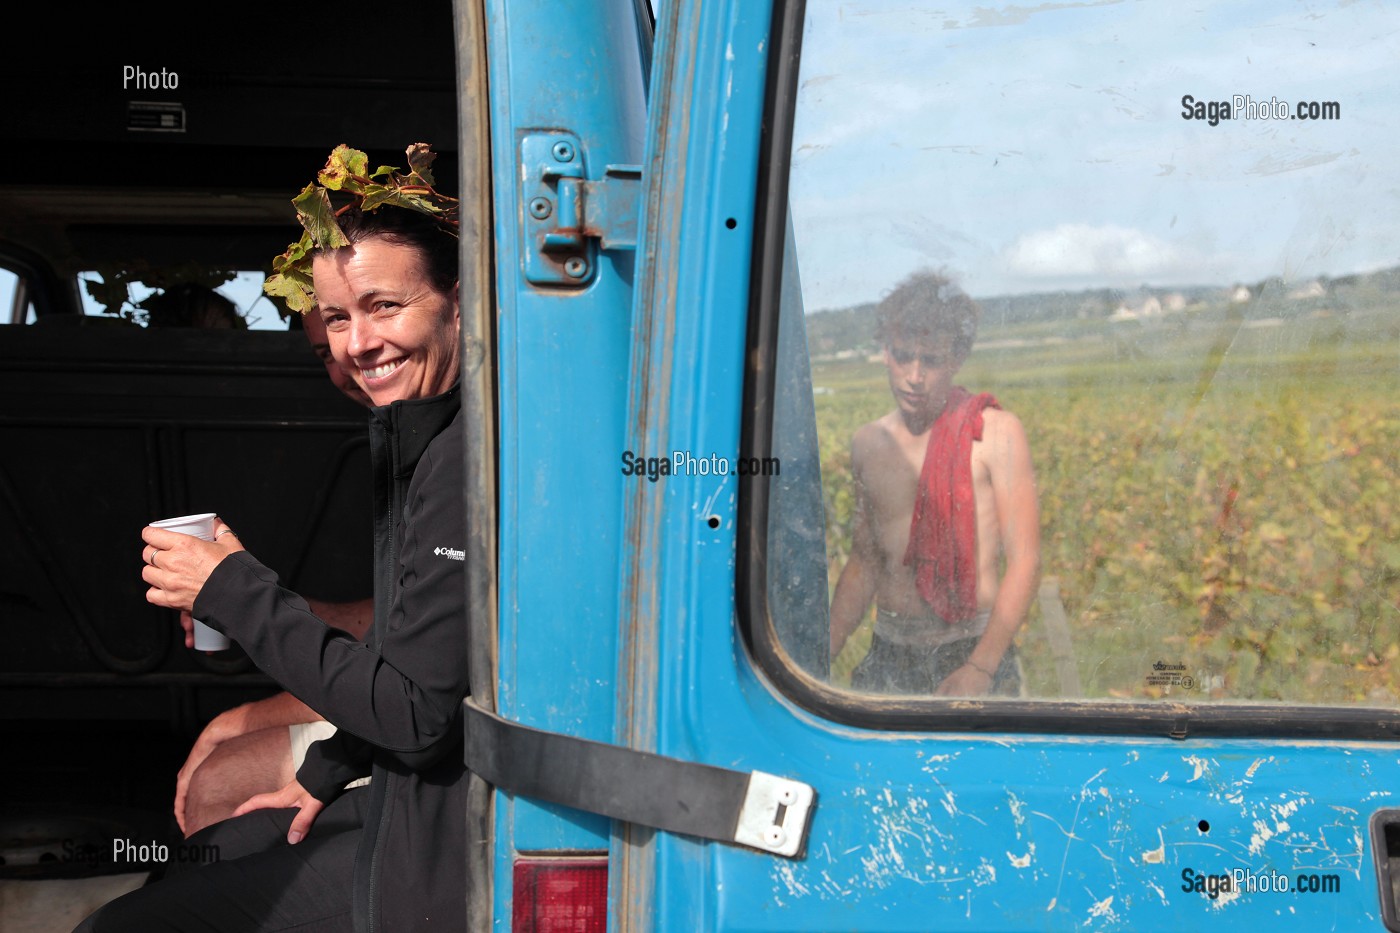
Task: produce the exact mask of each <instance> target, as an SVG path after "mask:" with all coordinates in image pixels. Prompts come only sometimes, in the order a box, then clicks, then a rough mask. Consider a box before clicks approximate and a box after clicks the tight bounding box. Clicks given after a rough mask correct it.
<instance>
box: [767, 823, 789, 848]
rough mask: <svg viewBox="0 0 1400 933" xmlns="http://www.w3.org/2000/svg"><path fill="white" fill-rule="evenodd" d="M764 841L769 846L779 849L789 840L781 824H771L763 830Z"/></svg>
mask: <svg viewBox="0 0 1400 933" xmlns="http://www.w3.org/2000/svg"><path fill="white" fill-rule="evenodd" d="M763 841H764V842H765V843H766V844H767V845H768V847H769V848H772V849H777V848H780V847H781V846H782V844H783V843H785V842H787V833H785V832H783V828H782V827H781V826H770V827H768V828H767V829H765V830H764V831H763Z"/></svg>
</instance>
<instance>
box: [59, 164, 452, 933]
mask: <svg viewBox="0 0 1400 933" xmlns="http://www.w3.org/2000/svg"><path fill="white" fill-rule="evenodd" d="M323 174H324V173H323ZM336 223H337V224H338V225H339V227H340V232H341V233H342V234H343V236H341V237H338V238H334V239H335V240H336V242H337V243H338V245H330V244H327V245H324V246H322V247H321V248H320V249H318V250H317V251H316V252H315V253H314V255H313V258H312V260H311V272H312V275H313V277H314V285H315V290H316V301H317V305H316V307H314V308H313V309H311V310H310V311H308V312H307V313H311V314H316V315H319V320H320V321H321V322H322V323H324V324H325V325H326V330H327V342H328V343H329V347H330V352H331V354H332V355H333V356H334V358H335V362H336V364H337V365H338V366H339V367H340V368H341V369H343V370H345V371H346V372H349V373H350V374H351V375H352V376H353V377H354V379H355V382H356V383H357V384H358V385H359V386H360V387H361V388H363V389H364V390H365V392H366V393H367V394H368V395H369V397H370V398H371V400H372V401H373V402H374V403H375V405H376V406H378V407H376V408H374V409H372V413H371V418H370V450H371V457H372V461H373V467H374V470H375V472H376V474H377V479H378V481H377V482H376V486H375V488H376V493H377V500H376V506H377V508H376V522H375V535H374V540H375V542H376V552H375V599H374V625H373V628H372V630H371V633H370V635H369V636H368V637H367V638H366V640H365V642H363V643H361V642H357V641H356V640H355V639H354V638H353V637H352V636H350V635H348V634H347V633H345V632H342V631H340V630H338V629H336V628H333V627H331V626H330V625H328V624H327V623H326V622H325V621H323V620H322V619H319V618H317V617H316V616H314V615H313V614H312V613H311V611H310V610H309V608H308V606H307V604H306V603H305V601H303V600H302V599H301V598H300V597H299V596H297V595H296V594H295V593H291V592H290V591H288V590H286V589H284V588H283V587H282V586H281V585H280V584H279V582H278V580H277V577H276V575H275V574H274V573H272V571H270V570H269V569H268V568H266V567H265V566H263V565H262V564H261V563H259V562H258V561H256V560H254V559H253V558H252V556H251V555H250V554H248V552H246V551H242V550H236V546H235V545H225V546H222V547H216V546H215V545H212V544H211V545H206V544H205V543H204V542H201V541H197V540H195V539H193V538H190V537H189V536H186V535H179V534H175V533H172V532H166V531H163V530H160V529H155V528H147V529H146V531H145V533H144V537H145V539H146V543H147V545H148V546H149V548H148V550H147V551H146V555H147V557H148V560H147V563H148V564H149V565H150V566H147V567H146V568H145V570H144V572H143V578H144V579H145V580H146V582H147V583H149V584H150V585H151V591H150V593H149V594H148V596H147V598H148V599H149V600H150V601H151V602H153V603H155V604H156V605H159V606H166V607H170V608H176V609H180V610H183V611H186V612H192V613H193V615H195V616H196V617H198V618H199V619H201V620H202V621H204V622H206V623H207V624H208V625H210V627H212V628H214V629H216V630H218V631H221V632H223V633H224V634H226V635H228V636H229V637H231V638H232V639H233V640H235V641H236V642H237V643H238V644H239V645H241V646H242V647H243V649H244V650H245V651H247V653H248V655H249V657H251V658H252V659H253V660H254V661H255V662H256V663H257V665H258V666H259V667H260V668H261V669H262V670H264V671H265V672H267V673H268V674H269V675H271V676H272V677H273V678H275V679H276V680H277V681H278V682H279V683H280V684H281V685H282V686H284V687H285V688H287V689H288V690H289V691H291V692H292V693H293V694H295V695H296V696H297V697H298V698H299V699H302V700H303V701H304V702H305V703H306V704H307V705H308V706H310V707H311V708H312V709H313V710H315V711H316V712H317V713H319V714H320V715H321V716H322V717H323V718H325V719H327V720H329V721H330V722H331V723H332V724H333V725H335V726H336V727H337V730H338V731H337V732H336V733H335V734H334V735H332V736H331V737H330V738H327V739H325V740H322V741H319V742H315V743H313V744H312V746H311V748H310V749H309V750H308V751H307V753H306V758H305V763H304V764H303V765H302V766H301V768H300V769H299V770H298V771H297V772H296V778H295V779H294V780H293V781H291V783H289V784H287V785H286V786H285V787H284V788H282V789H281V790H280V791H276V792H274V793H270V794H261V795H258V796H255V797H253V798H251V799H250V800H248V801H247V802H246V803H244V804H243V805H242V806H241V807H240V808H239V809H238V810H237V811H236V815H235V816H234V818H233V819H230V820H227V821H225V822H223V823H217V824H215V825H213V826H211V827H209V828H208V829H206V830H204V831H202V832H200V833H196V834H195V835H194V836H192V837H191V839H192V840H193V841H194V842H195V844H197V845H201V846H212V847H214V851H217V852H221V853H222V855H223V858H224V861H222V862H216V863H215V864H210V865H206V866H204V867H202V868H200V869H199V870H197V871H191V872H187V873H183V874H180V875H177V876H174V877H171V878H168V879H166V880H165V881H164V882H162V883H161V884H159V885H153V886H150V887H147V888H144V889H142V890H140V891H138V892H135V893H134V894H132V895H128V896H127V897H125V898H122V899H121V900H118V901H114V902H113V903H112V904H110V905H108V906H107V907H106V908H104V909H103V910H102V911H101V912H99V913H98V914H96V915H94V916H93V917H91V918H89V920H88V921H87V923H85V924H84V926H83V927H82V928H81V929H83V930H87V931H96V930H127V929H140V930H148V929H157V928H161V927H160V923H161V921H162V920H164V921H167V922H170V921H171V918H174V917H177V916H178V917H184V916H186V915H187V914H188V913H189V912H190V911H194V910H197V911H198V912H199V913H200V914H202V915H204V916H206V917H208V918H224V917H228V918H229V922H228V925H227V926H213V927H210V928H211V929H249V928H256V929H266V930H272V929H287V928H296V929H308V928H310V927H312V926H315V925H317V924H324V925H325V926H316V928H317V929H322V928H335V929H344V928H348V926H349V925H350V923H351V917H352V915H354V916H357V917H364V916H369V917H371V918H383V919H382V920H381V921H380V923H381V924H382V928H385V929H409V928H419V929H434V930H457V929H462V928H463V926H464V924H465V903H464V900H463V898H462V897H461V893H460V889H461V874H462V871H461V866H462V865H463V864H464V863H465V861H466V857H467V854H466V845H465V843H466V840H465V831H464V827H465V825H466V791H467V778H468V774H467V771H466V768H465V766H464V765H463V755H462V749H461V745H462V727H461V703H462V699H463V697H464V696H465V695H466V694H467V692H468V691H467V632H466V626H465V623H464V621H463V620H464V618H465V614H466V613H465V605H464V599H465V595H466V588H465V584H464V569H465V568H464V564H465V554H466V538H467V535H466V528H465V508H464V503H463V496H462V489H463V486H464V483H465V468H464V464H463V450H464V444H463V439H462V433H463V428H462V424H463V418H462V412H461V406H460V404H459V393H458V390H457V377H458V357H459V352H458V340H459V333H460V316H459V313H458V307H457V299H458V290H457V238H456V236H454V235H453V234H452V233H451V232H450V231H449V230H448V229H446V228H445V227H444V225H443V224H442V223H441V222H440V221H439V220H438V219H435V218H434V217H432V216H429V215H428V214H427V213H419V212H417V211H415V210H408V209H403V208H402V207H401V206H381V207H380V208H379V209H378V210H372V211H362V210H361V209H360V208H358V207H355V208H351V209H349V210H347V211H345V212H344V213H343V214H341V215H340V217H338V218H336ZM303 255H304V254H303ZM284 271H285V269H284ZM296 274H297V275H303V274H304V273H302V272H300V271H298V272H297V273H296ZM300 281H301V283H302V284H304V283H305V280H304V279H302V280H300ZM304 297H306V298H310V296H309V295H305V296H304ZM229 551H235V552H234V553H228V552H229ZM371 774H372V775H373V780H372V781H371V783H370V786H369V787H368V788H367V789H356V790H350V791H346V790H345V785H346V783H347V782H349V781H353V780H356V779H358V778H362V777H365V776H368V775H371ZM323 811H324V812H323ZM292 846H295V850H293V848H292ZM231 853H233V854H232V855H231ZM384 866H392V869H391V870H392V871H393V872H394V873H395V877H394V878H393V883H389V879H388V878H386V877H385V876H384ZM306 867H310V868H311V869H312V871H311V872H310V873H309V874H308V873H306V871H305V868H306ZM299 872H300V873H299ZM292 905H294V906H292ZM174 925H177V924H174V923H172V926H174Z"/></svg>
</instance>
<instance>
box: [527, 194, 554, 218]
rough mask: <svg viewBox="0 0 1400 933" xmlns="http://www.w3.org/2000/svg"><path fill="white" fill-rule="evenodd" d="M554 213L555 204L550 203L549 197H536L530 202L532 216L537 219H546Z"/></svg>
mask: <svg viewBox="0 0 1400 933" xmlns="http://www.w3.org/2000/svg"><path fill="white" fill-rule="evenodd" d="M552 213H554V205H553V204H550V203H549V198H535V199H534V200H533V201H531V202H530V216H531V217H533V218H535V219H536V220H544V219H545V218H546V217H548V216H549V215H550V214H552Z"/></svg>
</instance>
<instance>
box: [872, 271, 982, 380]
mask: <svg viewBox="0 0 1400 933" xmlns="http://www.w3.org/2000/svg"><path fill="white" fill-rule="evenodd" d="M981 317H982V309H981V308H980V307H978V305H977V302H975V301H973V300H972V299H971V298H969V297H968V295H967V293H966V292H964V291H963V290H962V289H961V288H959V287H958V286H957V285H955V284H953V281H952V279H950V278H948V277H947V276H945V275H942V274H941V273H938V272H932V271H929V270H927V269H926V270H923V271H921V272H915V273H914V274H913V275H910V276H909V277H908V278H906V279H905V280H904V281H902V282H900V283H899V284H898V285H896V286H895V287H894V290H893V291H891V292H890V293H889V294H888V295H886V296H885V297H884V298H883V299H882V300H881V301H880V303H879V304H878V305H877V306H876V307H875V339H876V340H878V341H879V342H880V344H881V345H883V346H889V345H890V344H891V343H892V342H894V341H896V340H923V339H927V338H930V337H932V338H937V337H949V338H951V339H952V342H953V346H952V350H953V353H954V354H955V355H956V356H957V357H958V359H966V358H967V355H968V354H969V353H971V352H972V342H973V341H974V340H976V339H977V322H978V320H979V319H980V318H981Z"/></svg>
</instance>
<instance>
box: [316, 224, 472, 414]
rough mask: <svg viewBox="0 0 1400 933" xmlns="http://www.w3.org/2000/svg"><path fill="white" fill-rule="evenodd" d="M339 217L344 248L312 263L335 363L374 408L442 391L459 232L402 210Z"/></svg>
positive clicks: (450, 376) (448, 362)
mask: <svg viewBox="0 0 1400 933" xmlns="http://www.w3.org/2000/svg"><path fill="white" fill-rule="evenodd" d="M338 220H339V223H340V225H341V229H342V231H344V233H345V235H346V238H347V239H348V240H349V241H350V244H351V245H350V246H348V247H341V248H339V249H333V250H323V251H322V252H320V253H319V254H318V255H317V256H316V258H315V260H314V261H313V263H312V270H313V275H314V278H315V282H316V294H317V298H318V301H319V314H320V316H321V320H322V322H323V323H324V324H325V325H326V332H327V335H328V337H329V340H330V346H331V353H332V354H333V355H334V356H335V359H336V362H337V363H339V364H340V366H341V368H343V369H344V370H346V371H347V372H350V373H352V374H353V375H354V377H355V381H356V382H357V383H359V385H360V386H361V387H362V388H363V389H364V390H365V392H366V393H367V394H368V395H369V397H370V398H371V399H372V400H373V401H374V404H376V405H387V404H389V403H390V402H395V401H401V400H404V399H411V398H424V397H427V396H429V395H438V394H440V393H442V392H445V391H447V390H448V389H449V388H451V387H452V384H453V383H454V382H456V381H457V347H458V340H457V337H458V329H459V319H458V312H457V275H456V262H457V240H456V237H453V236H451V235H450V234H448V233H446V232H444V231H443V230H442V228H441V227H440V226H439V225H438V224H437V223H436V222H435V221H433V220H431V219H430V218H428V217H427V216H426V215H422V214H415V213H412V212H409V211H378V212H372V213H365V212H361V211H359V210H358V209H356V210H352V211H349V212H347V213H346V214H343V215H342V216H341V217H340V218H338ZM309 313H311V314H315V313H318V312H317V311H312V312H309Z"/></svg>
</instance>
